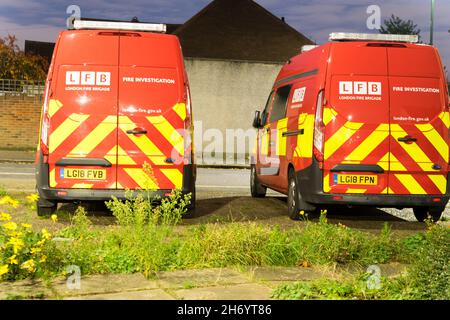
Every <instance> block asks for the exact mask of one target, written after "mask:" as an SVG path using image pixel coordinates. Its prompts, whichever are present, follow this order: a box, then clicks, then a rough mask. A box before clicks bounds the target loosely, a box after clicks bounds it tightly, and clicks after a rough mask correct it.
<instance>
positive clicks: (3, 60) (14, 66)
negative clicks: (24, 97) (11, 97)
mask: <svg viewBox="0 0 450 320" xmlns="http://www.w3.org/2000/svg"><path fill="white" fill-rule="evenodd" d="M47 70H48V62H47V60H46V59H45V58H43V57H41V56H38V55H31V54H25V53H24V52H23V51H22V50H20V48H19V46H18V45H17V38H16V37H15V36H12V35H8V36H7V37H4V38H2V37H0V79H13V80H45V78H46V76H47Z"/></svg>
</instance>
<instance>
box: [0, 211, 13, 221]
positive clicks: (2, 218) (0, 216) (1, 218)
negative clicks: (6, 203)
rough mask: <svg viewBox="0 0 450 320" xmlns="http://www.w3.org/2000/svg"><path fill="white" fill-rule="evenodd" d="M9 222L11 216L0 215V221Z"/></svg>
mask: <svg viewBox="0 0 450 320" xmlns="http://www.w3.org/2000/svg"><path fill="white" fill-rule="evenodd" d="M9 220H11V215H9V214H7V213H3V212H2V213H0V221H9Z"/></svg>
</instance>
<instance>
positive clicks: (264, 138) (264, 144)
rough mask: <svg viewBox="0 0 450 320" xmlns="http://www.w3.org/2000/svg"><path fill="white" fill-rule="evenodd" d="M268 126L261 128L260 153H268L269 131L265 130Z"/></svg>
mask: <svg viewBox="0 0 450 320" xmlns="http://www.w3.org/2000/svg"><path fill="white" fill-rule="evenodd" d="M268 127H269V126H268V125H266V126H265V127H264V129H263V132H262V133H261V154H262V155H265V156H267V155H269V139H270V137H269V133H268V132H267V128H268Z"/></svg>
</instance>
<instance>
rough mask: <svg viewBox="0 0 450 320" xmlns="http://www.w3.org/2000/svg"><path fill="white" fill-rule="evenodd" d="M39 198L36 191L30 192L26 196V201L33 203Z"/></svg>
mask: <svg viewBox="0 0 450 320" xmlns="http://www.w3.org/2000/svg"><path fill="white" fill-rule="evenodd" d="M38 199H39V195H38V194H37V193H32V194H30V195H29V196H27V201H28V202H30V203H34V202H36V201H38Z"/></svg>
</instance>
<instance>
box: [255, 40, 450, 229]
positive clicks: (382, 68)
mask: <svg viewBox="0 0 450 320" xmlns="http://www.w3.org/2000/svg"><path fill="white" fill-rule="evenodd" d="M330 40H331V41H330V42H329V43H327V44H324V45H320V46H314V47H309V48H306V49H309V50H304V52H302V53H301V54H299V55H298V56H295V57H293V58H292V59H290V60H289V61H288V62H287V63H286V64H285V65H284V66H283V67H282V69H281V71H280V73H279V75H278V77H277V79H276V80H275V84H274V86H273V89H272V92H271V93H270V95H269V98H268V100H267V104H266V106H265V108H264V111H262V113H260V112H258V111H257V112H256V114H255V119H254V123H253V125H254V127H256V128H257V129H258V135H257V147H256V149H257V152H256V155H254V157H253V159H252V161H253V162H252V163H253V165H252V166H251V192H252V195H253V196H254V197H263V196H264V195H265V193H266V188H271V189H274V190H276V191H279V192H281V193H284V194H287V195H288V211H289V215H290V217H291V218H292V219H298V218H300V215H299V212H300V211H304V212H312V211H315V210H317V209H320V208H326V207H329V206H336V205H355V206H374V207H394V208H413V211H414V214H415V216H416V218H417V219H418V220H419V221H423V220H424V219H425V218H426V217H427V216H431V217H432V218H433V219H434V220H438V219H439V218H440V216H441V214H442V212H443V210H444V209H445V206H446V204H447V202H448V200H449V184H448V172H449V126H450V117H449V99H448V91H447V90H448V89H447V85H446V81H445V77H444V72H443V66H442V63H441V60H440V57H439V54H438V51H437V49H436V48H434V47H432V46H429V45H424V44H418V43H417V36H403V35H381V34H379V35H374V34H346V33H332V34H331V35H330Z"/></svg>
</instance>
